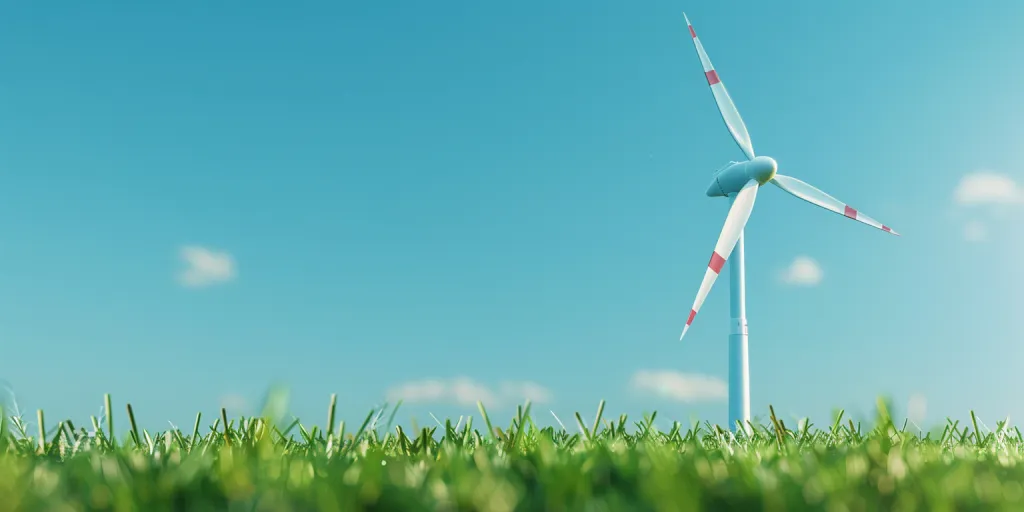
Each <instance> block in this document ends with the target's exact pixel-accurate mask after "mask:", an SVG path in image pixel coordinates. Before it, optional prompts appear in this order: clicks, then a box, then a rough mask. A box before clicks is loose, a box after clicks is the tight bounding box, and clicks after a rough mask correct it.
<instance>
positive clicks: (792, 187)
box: [771, 174, 899, 236]
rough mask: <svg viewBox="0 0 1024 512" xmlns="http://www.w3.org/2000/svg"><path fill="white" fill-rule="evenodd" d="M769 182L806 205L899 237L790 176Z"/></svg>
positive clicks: (881, 225) (882, 225)
mask: <svg viewBox="0 0 1024 512" xmlns="http://www.w3.org/2000/svg"><path fill="white" fill-rule="evenodd" d="M771 182H772V183H773V184H775V186H777V187H779V188H781V189H782V190H785V191H786V192H789V193H790V194H793V195H794V196H796V197H799V198H800V199H803V200H804V201H807V202H808V203H811V204H814V205H817V206H820V207H822V208H824V209H826V210H828V211H831V212H834V213H838V214H840V215H843V216H846V217H849V218H851V219H853V220H856V221H860V222H863V223H864V224H867V225H869V226H872V227H875V228H878V229H881V230H882V231H885V232H886V233H892V234H894V235H896V236H899V233H897V232H895V231H893V229H892V228H890V227H889V226H886V225H885V224H882V223H881V222H878V221H877V220H875V219H872V218H871V217H868V216H867V215H864V214H863V213H861V212H858V211H857V210H855V209H854V208H851V207H850V206H849V205H847V204H846V203H843V202H842V201H840V200H838V199H836V198H834V197H832V196H830V195H828V194H826V193H825V192H822V191H821V190H818V189H817V188H815V187H813V186H811V185H810V184H808V183H804V182H802V181H800V180H798V179H796V178H794V177H792V176H784V175H782V174H776V175H775V177H774V178H772V180H771Z"/></svg>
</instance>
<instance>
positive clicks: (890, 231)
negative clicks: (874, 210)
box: [882, 224, 892, 233]
mask: <svg viewBox="0 0 1024 512" xmlns="http://www.w3.org/2000/svg"><path fill="white" fill-rule="evenodd" d="M882 231H887V232H889V233H892V228H890V227H889V226H886V225H885V224H882Z"/></svg>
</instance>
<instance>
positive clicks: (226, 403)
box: [220, 393, 248, 414]
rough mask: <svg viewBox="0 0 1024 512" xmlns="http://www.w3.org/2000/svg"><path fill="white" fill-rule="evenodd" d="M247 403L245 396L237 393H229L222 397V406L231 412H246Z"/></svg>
mask: <svg viewBox="0 0 1024 512" xmlns="http://www.w3.org/2000/svg"><path fill="white" fill-rule="evenodd" d="M247 405H248V403H247V402H246V400H245V397H244V396H242V395H239V394H237V393H227V394H224V395H222V396H221V397H220V406H221V407H222V408H224V409H227V411H228V413H229V414H237V413H240V412H245V410H246V407H247Z"/></svg>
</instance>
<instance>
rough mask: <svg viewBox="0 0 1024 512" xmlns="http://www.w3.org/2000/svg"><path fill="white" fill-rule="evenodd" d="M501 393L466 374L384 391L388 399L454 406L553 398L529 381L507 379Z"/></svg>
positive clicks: (540, 400) (539, 400) (414, 382)
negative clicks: (465, 375)
mask: <svg viewBox="0 0 1024 512" xmlns="http://www.w3.org/2000/svg"><path fill="white" fill-rule="evenodd" d="M499 388H500V392H495V391H493V390H492V389H491V388H490V387H488V386H487V385H485V384H483V383H481V382H477V381H475V380H473V379H471V378H469V377H456V378H454V379H424V380H417V381H410V382H405V383H402V384H399V385H397V386H393V387H391V388H390V389H388V391H387V399H388V401H391V402H395V401H398V400H402V401H403V402H406V403H410V404H415V403H449V404H456V405H476V403H477V402H478V401H479V402H482V403H483V404H484V405H499V404H502V403H506V402H509V401H512V402H521V401H524V400H530V401H531V402H534V403H547V402H550V401H551V399H552V394H551V391H549V390H548V389H547V388H545V387H544V386H541V385H540V384H537V383H535V382H529V381H507V382H503V383H501V385H500V386H499Z"/></svg>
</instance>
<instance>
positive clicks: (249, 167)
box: [0, 0, 1024, 427]
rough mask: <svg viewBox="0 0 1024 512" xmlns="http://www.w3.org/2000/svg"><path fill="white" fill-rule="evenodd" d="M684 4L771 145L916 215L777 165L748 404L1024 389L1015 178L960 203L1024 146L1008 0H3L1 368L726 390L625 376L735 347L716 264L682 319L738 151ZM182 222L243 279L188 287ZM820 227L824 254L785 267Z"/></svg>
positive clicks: (146, 377) (571, 390)
mask: <svg viewBox="0 0 1024 512" xmlns="http://www.w3.org/2000/svg"><path fill="white" fill-rule="evenodd" d="M641 4H642V5H641ZM684 10H685V11H686V12H687V14H688V15H689V17H690V20H691V21H692V22H693V23H694V26H695V27H696V30H697V32H698V34H699V35H700V36H701V39H702V41H703V43H704V45H705V47H706V49H707V51H708V52H709V54H710V56H711V59H712V61H713V62H714V64H715V65H716V68H717V69H718V71H719V75H720V77H721V78H722V80H723V81H724V83H725V84H726V86H727V87H728V89H729V91H730V93H731V94H732V97H733V99H734V100H735V102H736V104H737V106H738V107H739V110H740V112H741V113H742V115H743V117H744V119H745V121H746V124H747V127H748V129H749V131H750V134H751V136H752V138H753V142H754V147H755V149H756V150H757V151H758V153H759V154H765V155H770V156H772V157H774V158H775V159H776V160H777V161H778V162H779V165H780V172H782V173H785V174H789V175H793V176H796V177H799V178H801V179H803V180H805V181H808V182H810V183H812V184H814V185H816V186H818V187H820V188H821V189H823V190H825V191H826V192H829V193H831V194H832V195H834V196H836V197H838V198H839V199H841V200H843V201H845V202H847V203H850V204H851V205H852V206H854V207H856V208H858V209H859V210H861V211H863V212H865V213H867V214H868V215H871V216H873V217H874V218H876V219H878V220H880V221H882V222H884V223H886V224H888V225H890V226H893V227H894V228H895V229H896V230H898V231H900V232H901V233H902V234H903V235H904V236H903V237H901V238H896V237H892V236H888V235H885V234H883V233H881V232H878V231H877V230H873V229H871V228H869V227H866V226H863V225H860V224H857V223H855V222H851V221H849V220H846V219H843V218H841V217H839V216H836V215H833V214H830V213H828V212H825V211H823V210H820V209H817V208H815V207H813V206H810V205H808V204H805V203H802V202H800V201H798V200H796V199H795V198H792V197H790V196H788V195H786V194H784V193H782V192H781V191H780V190H777V189H775V188H774V187H770V188H766V189H765V190H763V191H762V193H761V194H760V195H759V196H758V199H757V204H756V207H755V209H754V214H753V217H752V220H751V221H750V223H749V225H748V229H747V259H748V261H747V264H748V309H749V321H750V332H751V341H750V358H751V362H750V364H751V373H752V381H753V392H752V406H753V410H754V412H755V414H760V413H762V412H764V411H767V407H768V404H769V403H771V404H774V405H775V407H776V410H779V411H784V412H785V413H786V414H800V415H810V416H812V418H816V419H818V421H819V423H820V422H824V421H825V420H826V419H827V418H826V417H827V415H828V413H829V411H830V409H831V408H832V407H847V408H852V409H856V410H863V411H866V412H870V409H871V407H872V405H873V403H874V398H875V397H876V396H877V395H880V394H889V395H891V396H892V397H893V398H894V399H895V400H896V401H897V403H903V402H906V400H907V399H908V397H909V396H911V395H912V394H915V393H916V394H920V395H922V396H924V397H926V399H927V404H928V405H927V411H928V412H927V421H928V422H929V423H932V422H935V421H937V420H938V419H939V418H941V417H943V416H946V415H955V416H963V415H965V414H967V411H968V410H969V409H971V408H974V409H975V410H976V411H978V413H979V414H981V416H982V418H984V419H987V420H990V421H989V423H990V424H994V423H995V420H997V419H1000V418H1002V417H1003V416H1005V415H1011V417H1024V405H1021V403H1020V400H1019V397H1018V394H1019V393H1017V392H1016V391H1015V389H1016V388H1017V387H1019V386H1017V384H1018V382H1017V380H1018V379H1017V377H1014V375H1016V374H1017V373H1018V371H1019V369H1020V368H1021V363H1022V356H1024V348H1022V347H1021V344H1020V334H1019V333H1020V329H1019V325H1018V323H1017V317H1018V316H1019V312H1020V311H1021V308H1022V306H1024V305H1022V297H1021V293H1020V292H1019V290H1020V289H1021V288H1022V286H1024V269H1022V267H1021V266H1020V264H1019V262H1020V261H1021V259H1022V256H1024V245H1022V243H1021V240H1022V237H1021V234H1022V233H1021V229H1020V228H1019V225H1020V223H1019V222H1018V221H1017V219H1019V218H1020V214H1021V211H1020V210H1019V209H1018V208H1015V207H1013V206H1005V207H1003V208H999V209H992V208H988V207H984V206H975V207H972V208H966V207H963V206H958V205H956V204H955V203H954V190H955V189H956V187H957V185H958V183H960V181H961V179H963V178H964V176H966V175H968V174H969V173H972V172H976V171H982V170H988V171H992V172H995V173H1002V174H1004V175H1005V176H1006V177H1009V178H1007V179H1015V180H1017V181H1021V179H1024V169H1022V168H1021V167H1020V156H1019V155H1020V151H1019V148H1020V147H1021V144H1022V143H1024V126H1022V125H1021V123H1020V119H1022V118H1024V92H1022V91H1024V68H1022V67H1021V66H1019V65H1016V64H1014V63H1015V62H1017V61H1019V59H1020V55H1019V53H1020V49H1021V48H1024V33H1022V32H1021V31H1020V30H1019V20H1020V19H1024V18H1022V17H1024V4H1022V3H1021V2H1018V1H1011V0H1005V1H993V2H984V3H976V4H974V5H970V6H968V5H967V4H964V3H962V2H956V3H954V2H946V1H943V2H933V3H931V4H928V5H927V6H925V7H921V6H917V7H912V6H910V5H909V4H908V3H900V2H891V1H884V2H883V1H866V2H858V3H856V4H843V3H828V2H824V3H823V2H814V1H799V2H790V3H789V5H788V6H787V7H784V8H779V7H768V6H767V4H765V3H763V2H741V1H735V2H711V3H708V2H701V3H696V2H695V3H692V4H689V5H687V4H685V3H679V2H668V1H655V2H642V3H635V2H634V3H630V2H610V1H593V2H554V3H552V2H540V1H527V2H517V3H511V4H502V5H498V4H495V3H488V2H483V3H481V2H468V1H458V2H443V3H441V4H438V3H425V2H385V3H381V2H359V3H355V2H326V1H324V2H267V1H254V2H248V3H246V4H245V7H242V4H239V3H236V4H228V3H223V2H206V1H203V2H200V1H180V2H172V3H167V2H163V3H148V4H146V5H142V4H140V3H138V2H113V3H110V2H108V3H107V4H105V5H104V6H98V5H93V4H87V3H83V2H71V1H58V2H49V3H47V4H46V5H43V4H37V3H33V2H18V3H10V4H9V5H7V6H6V7H5V8H4V9H3V11H4V12H3V16H2V17H0V48H4V50H3V51H2V52H0V69H2V75H0V193H2V194H3V197H2V200H0V218H2V219H3V221H2V222H0V261H2V262H3V266H2V268H3V271H2V272H0V341H2V344H3V345H2V346H3V357H2V359H0V376H2V377H3V378H4V379H6V380H7V381H8V382H9V383H10V384H11V385H12V386H13V387H14V388H15V390H16V392H17V396H18V399H19V401H20V405H21V406H22V407H23V408H26V409H29V410H34V409H36V408H39V407H42V408H44V409H46V410H47V413H48V417H49V418H54V419H55V420H56V419H57V418H61V417H68V416H70V417H72V418H73V419H75V420H76V421H77V422H83V421H86V420H87V417H88V415H89V414H94V413H96V411H97V409H98V407H99V406H100V404H101V403H102V394H103V393H104V392H109V393H112V395H113V397H114V400H115V402H116V403H118V404H122V405H118V409H117V410H118V412H119V414H120V413H121V411H122V410H123V403H124V402H125V401H131V402H133V403H134V404H135V408H136V411H138V413H139V415H140V416H141V417H142V418H143V420H144V421H145V422H146V423H147V424H152V425H155V426H157V427H159V426H161V425H165V423H163V422H164V421H165V420H172V421H175V422H177V423H188V422H190V421H191V418H192V415H193V414H194V412H195V411H196V410H200V409H201V410H204V411H207V414H212V413H213V412H214V411H216V409H217V407H218V406H219V404H220V403H221V401H222V400H228V402H229V403H232V404H235V403H236V402H238V400H240V399H244V400H245V401H247V402H248V403H249V407H250V408H251V406H252V404H254V403H258V402H259V400H260V396H261V394H262V393H263V392H264V391H265V390H266V389H267V387H268V386H269V385H270V384H271V383H273V382H283V383H287V384H288V385H289V386H290V387H291V390H292V396H293V402H292V405H293V407H292V409H293V411H294V412H295V413H296V414H298V415H299V416H301V417H303V418H304V419H306V421H309V422H318V423H321V422H322V421H323V419H322V416H323V414H324V410H325V408H326V404H327V400H328V396H329V394H330V393H332V392H336V393H338V395H339V405H340V406H341V407H342V413H341V416H342V417H344V418H346V419H348V420H349V421H358V420H360V419H362V416H363V415H364V414H365V411H367V410H368V409H369V408H370V407H371V406H372V405H374V404H376V403H379V402H382V401H383V400H384V399H385V398H386V397H387V393H388V390H389V389H393V388H394V387H396V386H401V385H402V384H403V383H408V382H411V381H422V380H424V379H439V380H446V379H455V378H457V377H465V378H468V379H472V380H473V381H475V382H476V383H477V385H480V386H487V387H488V388H490V389H491V391H492V392H493V393H495V394H500V390H501V388H502V383H503V382H513V383H515V382H532V383H534V384H535V385H539V386H543V387H544V388H546V389H547V390H548V393H549V394H550V396H549V398H550V403H547V404H542V405H538V406H537V412H538V413H539V415H544V414H546V412H545V411H546V410H547V409H553V410H554V411H555V412H557V413H558V414H559V415H560V417H561V418H562V419H563V421H568V419H569V418H571V416H572V412H573V411H576V410H580V411H582V412H583V413H584V414H585V415H586V416H587V417H588V418H589V417H590V416H591V415H592V414H593V409H594V407H595V406H596V403H597V402H598V400H600V399H602V398H604V399H607V400H608V401H609V404H608V411H609V413H612V414H616V415H617V414H618V413H620V412H625V413H630V414H632V415H638V414H639V413H640V412H641V411H644V410H653V409H657V410H659V413H660V414H661V415H662V416H663V417H665V418H666V419H679V420H682V421H687V420H688V418H690V417H691V415H698V416H699V417H701V418H702V419H709V420H711V421H725V418H726V404H725V402H724V401H710V402H697V403H681V402H676V401H673V400H671V399H669V398H666V397H659V396H657V395H656V394H651V393H647V394H645V393H643V392H641V391H638V390H635V389H631V387H630V382H631V379H632V378H633V377H634V375H635V374H636V373H637V372H638V371H641V370H672V371H677V372H681V373H686V374H704V375H708V376H711V377H716V378H721V379H725V377H726V372H727V359H726V355H727V343H726V338H727V332H728V293H727V291H728V287H727V280H725V279H723V280H720V281H719V283H718V286H716V288H715V289H714V290H712V293H711V295H710V297H709V299H708V301H707V302H706V303H705V306H704V308H703V310H702V311H701V314H700V315H698V318H697V320H696V321H695V323H694V326H693V328H692V329H691V330H690V332H689V333H688V334H687V337H686V340H685V341H684V342H683V343H680V342H678V341H677V338H678V335H679V331H680V329H681V328H682V325H683V323H684V322H685V320H686V317H687V313H688V312H689V309H690V305H691V303H692V301H693V297H694V294H695V293H696V292H697V287H698V285H699V284H700V280H701V277H702V275H703V272H704V269H705V266H706V264H707V260H708V257H709V255H710V252H711V250H712V248H713V247H714V244H715V240H716V238H717V236H718V232H719V230H720V229H721V227H722V223H723V221H724V218H725V213H726V210H727V202H726V201H724V200H722V199H717V200H715V199H710V198H707V197H705V196H704V191H705V189H706V187H707V185H708V183H709V181H710V179H711V175H712V172H713V171H714V170H715V169H717V168H718V167H719V166H721V165H722V164H723V163H725V162H727V161H728V160H731V159H734V160H735V159H740V158H742V154H741V153H740V150H739V149H738V148H737V147H736V145H735V143H734V142H733V141H732V140H731V138H730V137H729V134H728V132H727V131H726V129H725V127H724V125H723V123H722V121H721V119H720V118H719V117H718V113H717V111H716V109H715V104H714V101H713V99H712V96H711V93H710V91H709V90H708V86H707V82H706V81H705V79H704V76H703V74H702V72H701V67H700V63H699V61H698V59H697V55H696V53H695V52H694V49H693V46H692V44H691V41H690V38H689V35H688V33H687V31H686V27H685V24H684V22H683V17H682V12H683V11H684ZM1004 183H1006V182H1004ZM990 184H991V183H990ZM979 194H981V199H982V200H983V199H985V198H993V197H996V198H998V197H1001V196H998V194H996V195H993V194H992V193H991V191H989V192H984V191H982V192H979ZM986 194H988V195H986ZM1011 195H1013V194H1011ZM1014 197H1016V196H1014ZM1004 199H1005V197H1004ZM980 226H984V228H985V230H986V232H987V234H988V236H987V238H986V239H985V240H981V241H970V240H967V239H965V236H964V232H965V229H966V230H974V231H973V232H975V235H973V236H971V237H968V238H971V239H977V238H980V236H979V235H978V234H977V230H978V229H980V228H979V227H980ZM191 245H195V246H201V247H206V248H209V249H211V250H213V251H223V252H226V253H230V255H231V257H232V259H233V262H234V265H235V269H234V273H233V274H231V275H230V276H226V277H230V279H225V280H223V281H222V282H217V283H212V284H209V285H208V286H202V287H199V286H191V287H190V286H183V284H182V283H181V282H180V280H179V278H178V274H179V272H180V271H181V270H182V266H183V263H182V261H181V260H180V257H179V252H180V250H181V248H182V247H184V246H191ZM801 255H803V256H807V257H810V258H812V259H814V260H815V261H816V262H817V263H818V264H819V265H820V267H821V269H822V272H823V279H822V280H821V282H820V283H819V284H818V285H817V286H802V287H795V286H787V285H786V284H785V283H784V282H782V280H781V279H780V273H781V272H782V271H783V269H785V268H786V267H787V265H789V264H790V262H792V261H793V260H794V258H796V257H798V256H801ZM222 270H223V269H222ZM725 275H727V274H725ZM520 387H521V386H520ZM515 388H516V385H512V386H511V388H510V389H515ZM510 396H511V395H510ZM232 397H234V398H232ZM496 407H497V408H498V409H499V410H500V414H499V416H500V417H507V413H509V412H511V411H512V410H513V409H514V401H512V402H507V403H503V404H502V405H500V406H496ZM474 410H475V407H473V406H465V405H461V406H460V405H458V404H457V403H453V402H452V401H451V400H449V401H448V402H447V403H446V402H439V403H422V404H418V405H407V406H406V408H405V411H404V413H402V414H400V418H408V417H410V416H415V417H416V418H417V419H418V420H419V421H420V422H421V423H422V422H423V421H424V420H425V419H426V420H427V421H429V417H428V416H427V414H426V413H427V412H428V411H433V412H434V413H435V414H437V415H438V416H444V415H458V414H460V413H468V412H473V411H474ZM119 417H120V416H119ZM307 418H308V419H307Z"/></svg>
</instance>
